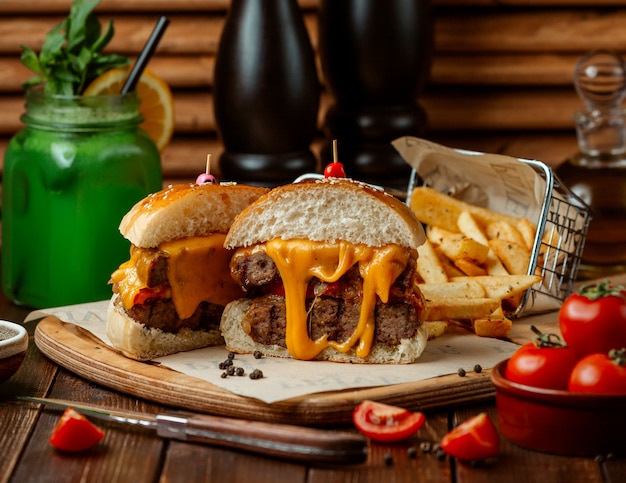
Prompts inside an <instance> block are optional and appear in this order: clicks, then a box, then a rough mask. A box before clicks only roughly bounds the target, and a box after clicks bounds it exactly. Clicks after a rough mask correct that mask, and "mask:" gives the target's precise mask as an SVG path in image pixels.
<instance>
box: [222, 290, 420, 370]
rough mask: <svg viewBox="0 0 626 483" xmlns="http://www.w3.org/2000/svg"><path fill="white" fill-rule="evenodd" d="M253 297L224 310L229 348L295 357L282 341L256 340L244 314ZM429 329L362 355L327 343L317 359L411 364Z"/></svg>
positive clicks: (267, 354)
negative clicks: (276, 342)
mask: <svg viewBox="0 0 626 483" xmlns="http://www.w3.org/2000/svg"><path fill="white" fill-rule="evenodd" d="M251 304H252V301H251V300H250V299H239V300H235V301H234V302H231V303H229V304H228V305H227V306H226V308H225V309H224V313H223V314H222V321H221V323H220V330H221V332H222V335H223V337H224V341H225V343H226V348H227V349H228V350H229V351H232V352H237V353H242V354H248V353H254V351H260V352H261V353H262V354H263V355H264V356H268V357H291V355H290V354H289V351H288V350H287V349H286V348H285V347H282V346H279V345H265V344H259V343H258V342H255V341H254V340H253V339H252V337H250V336H249V335H248V334H247V333H246V332H245V331H244V330H243V327H242V321H243V320H244V315H245V313H246V311H247V310H248V308H249V307H250V305H251ZM427 339H428V331H427V329H426V328H425V327H424V325H422V326H420V328H419V329H418V331H417V334H416V335H415V336H414V337H413V338H411V339H402V341H401V343H400V344H399V345H397V346H389V345H383V344H375V345H374V346H373V347H372V349H371V350H370V353H369V354H368V355H367V357H365V358H362V357H358V356H357V355H356V354H355V353H354V350H350V351H348V352H345V353H344V352H340V351H338V350H336V349H335V348H334V347H327V348H326V349H324V350H323V351H322V352H320V353H319V354H318V355H317V357H315V359H316V360H322V361H331V362H351V363H363V364H410V363H411V362H414V361H415V360H416V359H417V358H418V357H419V356H420V355H421V354H422V352H423V351H424V348H425V347H426V341H427Z"/></svg>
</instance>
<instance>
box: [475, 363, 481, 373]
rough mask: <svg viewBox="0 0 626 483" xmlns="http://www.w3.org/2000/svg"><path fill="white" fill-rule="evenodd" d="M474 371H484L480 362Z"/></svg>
mask: <svg viewBox="0 0 626 483" xmlns="http://www.w3.org/2000/svg"><path fill="white" fill-rule="evenodd" d="M474 372H475V373H477V374H480V373H481V372H483V368H482V366H481V365H480V364H476V365H475V366H474Z"/></svg>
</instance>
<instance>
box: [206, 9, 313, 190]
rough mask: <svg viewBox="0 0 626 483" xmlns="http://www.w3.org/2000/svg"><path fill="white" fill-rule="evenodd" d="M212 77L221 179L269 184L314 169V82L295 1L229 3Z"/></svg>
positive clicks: (308, 44)
mask: <svg viewBox="0 0 626 483" xmlns="http://www.w3.org/2000/svg"><path fill="white" fill-rule="evenodd" d="M214 78H215V81H214V94H215V101H214V105H215V119H216V122H217V128H218V132H219V134H220V136H221V138H222V141H223V143H224V148H225V150H224V152H223V153H222V154H221V156H220V157H219V161H218V165H219V169H220V174H221V176H222V177H223V178H224V180H235V181H240V182H246V183H249V184H257V185H263V186H270V187H271V186H276V185H278V184H283V183H286V182H290V181H292V180H293V179H294V178H296V177H297V176H299V175H300V174H303V173H307V172H314V171H315V169H316V166H317V161H316V158H315V156H314V155H313V153H312V152H311V150H310V144H311V142H312V140H313V138H314V136H315V133H316V130H317V119H318V108H319V92H320V85H319V81H318V77H317V70H316V66H315V57H314V53H313V48H312V46H311V42H310V39H309V37H308V33H307V31H306V28H305V26H304V21H303V19H302V14H301V11H300V8H299V6H298V3H297V1H296V0H271V1H267V2H261V1H259V0H233V1H232V3H231V7H230V10H229V12H228V16H227V18H226V23H225V25H224V30H223V32H222V35H221V39H220V44H219V48H218V53H217V58H216V64H215V75H214Z"/></svg>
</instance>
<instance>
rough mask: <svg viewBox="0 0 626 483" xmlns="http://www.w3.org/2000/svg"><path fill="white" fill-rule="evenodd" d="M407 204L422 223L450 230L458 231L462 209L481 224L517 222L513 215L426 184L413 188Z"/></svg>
mask: <svg viewBox="0 0 626 483" xmlns="http://www.w3.org/2000/svg"><path fill="white" fill-rule="evenodd" d="M409 206H410V207H411V209H412V210H413V212H414V213H415V216H417V219H418V220H420V221H421V222H422V223H425V224H426V225H428V226H440V227H442V228H444V229H446V230H448V231H451V232H455V231H456V232H458V225H457V220H458V218H459V215H460V214H461V212H462V211H469V212H470V213H471V214H472V215H473V216H474V217H475V218H476V220H477V221H478V223H479V224H480V225H482V226H487V225H488V224H489V223H491V222H494V221H498V220H500V221H507V222H508V223H511V224H513V225H515V223H516V222H517V218H516V217H514V216H510V215H506V214H504V213H498V212H497V211H493V210H489V209H487V208H482V207H479V206H474V205H471V204H469V203H466V202H464V201H460V200H457V199H455V198H453V197H451V196H448V195H445V194H443V193H440V192H439V191H437V190H435V189H433V188H430V187H427V186H420V187H417V188H415V189H414V190H413V192H412V193H411V198H410V200H409Z"/></svg>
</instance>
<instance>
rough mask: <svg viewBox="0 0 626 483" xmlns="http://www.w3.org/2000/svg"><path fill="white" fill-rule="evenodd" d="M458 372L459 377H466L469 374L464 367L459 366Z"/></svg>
mask: <svg viewBox="0 0 626 483" xmlns="http://www.w3.org/2000/svg"><path fill="white" fill-rule="evenodd" d="M456 373H457V374H458V375H459V377H465V375H466V374H467V373H466V372H465V369H463V368H462V367H459V370H458V371H456Z"/></svg>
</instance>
